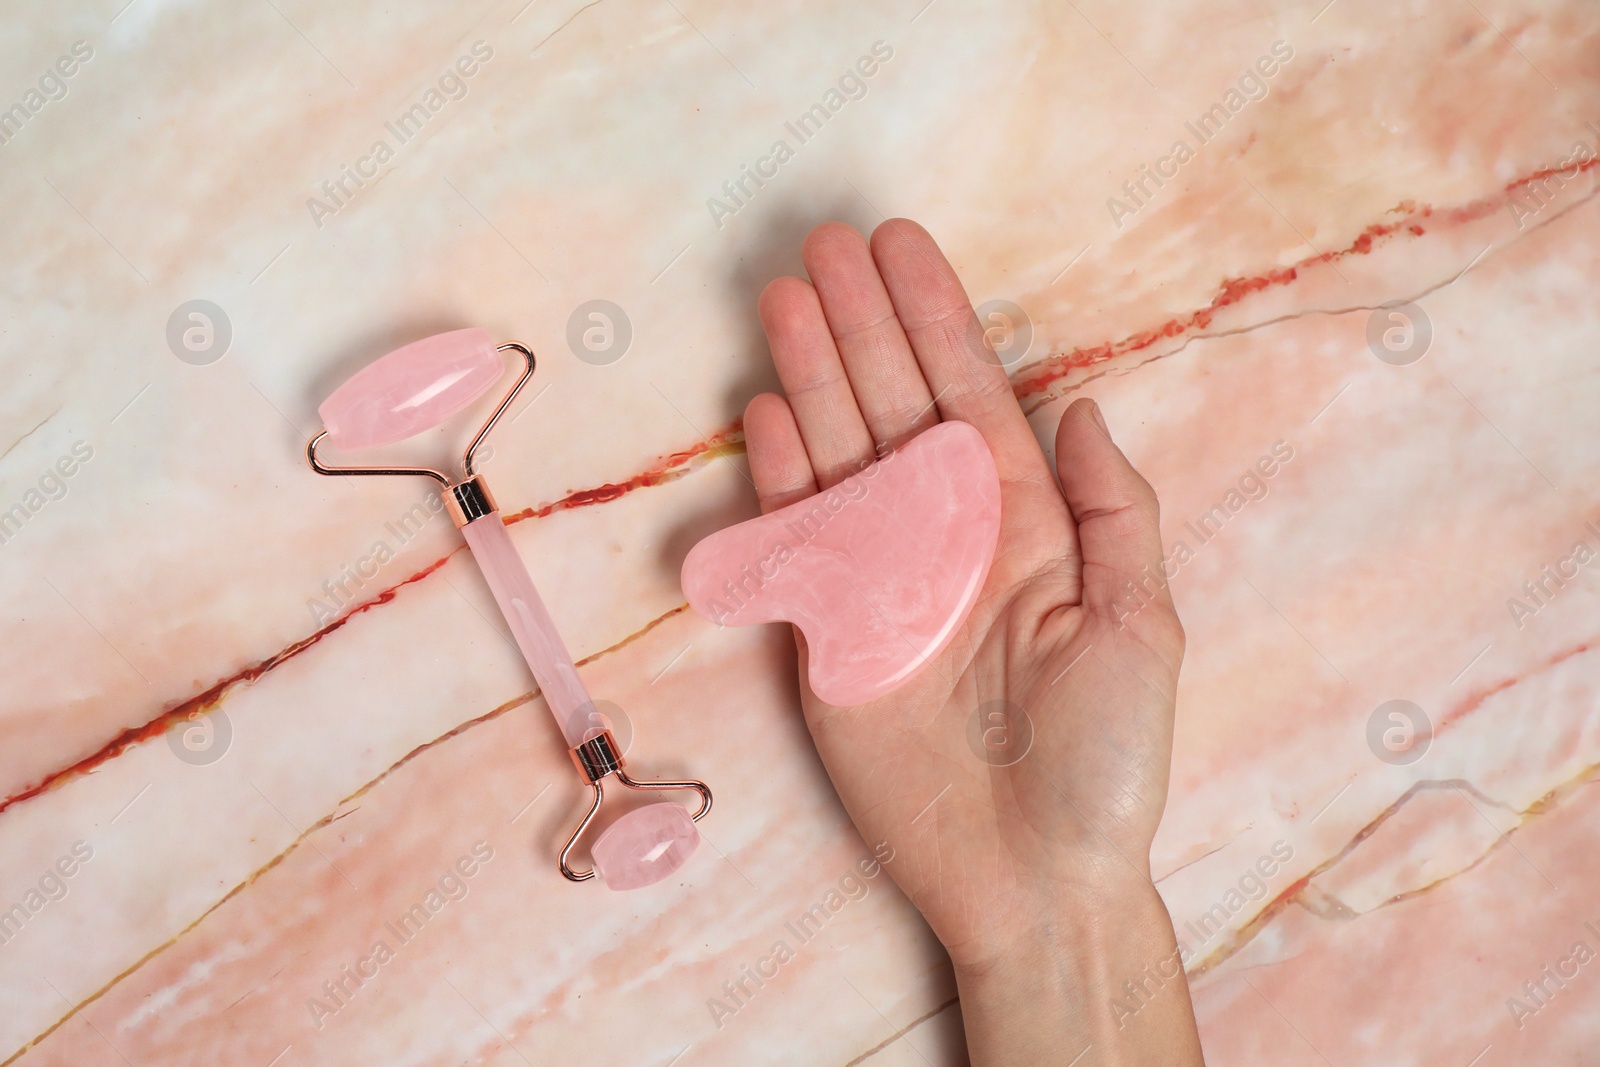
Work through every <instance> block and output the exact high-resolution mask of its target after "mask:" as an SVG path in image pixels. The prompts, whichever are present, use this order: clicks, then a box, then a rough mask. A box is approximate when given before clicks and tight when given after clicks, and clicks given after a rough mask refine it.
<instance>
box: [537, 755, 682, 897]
mask: <svg viewBox="0 0 1600 1067" xmlns="http://www.w3.org/2000/svg"><path fill="white" fill-rule="evenodd" d="M571 755H572V762H573V763H574V764H576V765H577V768H578V773H579V774H580V775H582V776H583V780H584V781H585V782H587V783H588V785H589V788H590V789H593V790H594V802H593V803H592V804H590V805H589V811H588V813H587V814H585V815H584V817H583V821H582V822H580V823H578V828H577V829H576V830H574V831H572V836H571V837H569V838H567V844H566V847H564V848H563V849H562V850H561V873H562V874H564V875H566V877H567V879H568V880H569V881H573V882H587V881H589V880H590V879H591V878H593V877H595V873H594V868H593V867H590V868H589V869H588V870H586V871H575V870H573V869H572V865H571V864H569V863H568V862H567V857H568V856H570V855H571V854H572V850H573V848H574V847H576V846H577V844H578V839H579V838H580V837H582V836H583V832H584V831H585V830H587V829H588V828H589V824H590V823H591V822H593V821H594V817H595V815H596V813H598V812H599V810H600V804H601V802H602V801H603V800H605V791H604V790H603V789H602V788H601V785H600V783H601V781H603V780H604V779H605V778H606V776H607V775H612V774H614V775H616V776H617V781H619V782H621V783H622V784H623V785H625V786H627V787H628V788H629V789H639V790H645V789H693V790H694V791H695V792H696V793H699V794H700V810H699V811H697V812H695V813H694V814H693V815H691V816H689V819H690V821H692V822H699V821H700V820H701V819H703V818H705V817H706V815H707V813H709V812H710V811H711V787H710V786H708V785H706V784H705V783H704V782H700V781H695V780H692V779H691V780H689V781H684V782H640V781H637V780H636V779H633V778H629V777H628V772H627V771H625V770H623V769H622V768H623V766H624V764H625V763H626V761H625V760H624V759H623V758H622V752H621V750H620V749H618V748H617V739H616V738H615V737H613V736H612V734H611V731H610V730H602V731H600V733H599V734H597V735H595V736H594V737H591V738H589V740H587V741H585V742H584V743H583V744H581V745H579V746H578V747H577V748H574V749H572V750H571Z"/></svg>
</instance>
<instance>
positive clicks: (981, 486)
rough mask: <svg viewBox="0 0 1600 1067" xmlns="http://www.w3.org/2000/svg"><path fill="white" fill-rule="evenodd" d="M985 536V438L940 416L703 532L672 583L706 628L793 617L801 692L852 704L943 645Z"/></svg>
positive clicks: (977, 586) (991, 502)
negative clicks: (752, 514) (795, 491)
mask: <svg viewBox="0 0 1600 1067" xmlns="http://www.w3.org/2000/svg"><path fill="white" fill-rule="evenodd" d="M999 538H1000V478H999V475H998V474H997V473H996V471H995V466H994V457H993V456H991V455H990V454H989V446H988V445H987V444H985V443H984V440H983V435H982V434H980V433H979V432H978V431H977V430H976V429H974V428H973V427H972V426H971V425H969V424H967V423H964V422H942V423H940V424H939V425H937V426H934V427H932V428H931V429H928V430H925V431H923V432H922V433H920V434H918V435H917V436H916V437H914V438H912V439H911V441H909V442H908V443H906V444H905V445H902V446H901V447H900V448H899V449H897V450H895V451H893V452H891V453H889V454H888V455H887V456H884V457H883V458H881V459H879V460H878V461H877V462H875V463H873V464H871V465H870V466H868V467H866V468H864V469H862V470H861V471H859V472H858V473H856V474H853V475H851V476H850V477H848V478H846V479H845V480H844V481H842V482H840V483H839V484H838V485H835V486H833V487H832V488H830V489H828V490H826V491H824V492H821V493H818V494H817V495H815V496H811V497H807V498H806V499H804V500H799V501H796V502H795V503H793V504H790V505H789V506H788V507H785V508H780V509H779V510H777V511H774V512H771V513H770V514H767V515H763V516H761V517H760V518H756V519H751V520H749V521H748V522H742V523H740V524H738V525H737V526H730V527H728V528H727V529H726V530H720V531H718V532H717V533H714V534H712V535H711V536H710V537H707V538H706V539H705V540H703V541H701V542H700V543H699V544H697V545H695V546H694V548H693V549H691V550H690V552H689V555H688V557H687V558H686V559H685V560H684V561H683V591H684V593H685V595H687V596H688V598H689V603H690V604H691V605H692V606H693V607H694V609H695V610H696V611H698V612H699V613H700V614H702V615H704V616H706V617H707V618H708V619H710V620H711V621H713V622H715V623H717V624H718V625H719V626H721V625H732V626H749V625H752V624H755V623H763V622H777V621H779V620H783V621H787V622H792V623H794V624H795V625H796V626H798V627H799V628H800V631H801V632H802V633H803V634H805V638H806V647H807V648H808V649H809V653H810V668H809V680H810V682H811V691H812V692H814V693H816V695H817V696H818V697H820V698H821V699H822V700H824V701H826V702H827V703H829V704H834V705H841V706H842V705H854V704H865V703H866V702H867V701H869V700H875V699H877V698H878V697H881V696H883V695H884V694H886V693H889V692H891V691H892V690H894V689H896V688H898V687H899V686H901V685H904V684H905V683H906V682H907V681H909V680H910V679H911V678H912V677H913V676H915V675H916V674H917V673H918V672H919V671H921V670H922V669H923V668H924V667H926V666H927V665H928V664H929V663H930V662H932V660H933V658H934V657H935V656H936V655H938V654H939V653H940V652H941V651H943V649H944V647H945V646H946V645H948V644H949V643H950V639H951V638H952V637H954V636H955V633H956V631H957V630H959V629H960V628H961V624H962V623H963V622H964V621H966V617H967V613H968V612H969V611H971V610H972V606H973V604H974V603H976V602H977V599H978V593H979V591H980V590H981V589H982V588H983V582H984V579H985V578H986V577H988V574H989V564H990V562H991V561H992V560H993V559H994V550H995V545H996V543H997V542H998V541H999Z"/></svg>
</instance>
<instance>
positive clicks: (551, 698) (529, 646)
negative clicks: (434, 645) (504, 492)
mask: <svg viewBox="0 0 1600 1067" xmlns="http://www.w3.org/2000/svg"><path fill="white" fill-rule="evenodd" d="M461 534H462V536H463V537H465V538H466V541H467V547H468V548H470V549H471V550H472V556H473V558H474V559H476V560H477V561H478V566H479V568H480V569H482V571H483V577H484V580H485V581H487V582H488V583H489V591H490V592H491V593H493V594H494V599H495V603H496V604H499V605H500V614H501V615H503V616H505V620H506V623H507V624H508V625H509V626H510V627H511V636H512V637H513V638H514V639H515V640H516V642H517V648H519V649H521V650H522V658H523V659H525V660H527V661H528V667H529V669H530V670H532V671H533V677H534V680H536V681H537V682H538V683H539V691H540V692H542V693H543V694H544V700H545V704H546V705H548V706H549V708H550V714H551V715H553V716H555V720H556V725H557V726H558V727H560V729H561V736H562V737H564V738H565V739H566V742H567V747H568V748H577V747H578V746H579V745H581V744H583V743H584V742H585V741H587V740H589V739H590V738H591V737H594V736H596V735H597V734H599V733H600V732H601V731H602V730H604V729H605V725H604V723H602V722H601V721H600V718H599V716H597V715H595V714H594V702H593V701H592V700H591V698H590V696H589V691H588V690H587V689H585V688H584V686H583V680H582V679H580V678H579V677H578V668H577V666H576V665H575V664H573V662H572V654H571V653H569V652H568V651H567V646H566V644H565V643H564V642H562V640H561V634H560V633H559V632H558V631H557V630H556V624H555V620H553V619H551V618H550V612H549V611H548V610H546V608H545V606H544V601H543V600H541V599H540V598H539V591H538V590H537V589H535V588H534V585H533V579H532V578H531V577H530V576H529V575H528V568H527V567H526V566H525V565H524V564H523V562H522V556H521V555H519V554H518V552H517V549H516V546H515V545H513V544H512V543H511V535H510V534H508V533H507V532H506V526H505V523H503V522H501V521H500V513H499V512H498V511H491V512H489V513H488V514H487V515H482V516H479V517H478V518H476V519H473V520H472V521H471V522H469V523H467V524H466V525H465V526H463V527H461Z"/></svg>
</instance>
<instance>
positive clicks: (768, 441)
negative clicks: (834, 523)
mask: <svg viewBox="0 0 1600 1067" xmlns="http://www.w3.org/2000/svg"><path fill="white" fill-rule="evenodd" d="M744 447H745V453H746V455H748V456H749V458H750V479H751V480H752V481H753V482H755V483H756V499H758V500H760V501H761V513H762V514H763V515H765V514H766V513H767V512H769V511H776V510H778V509H779V508H781V507H783V506H784V505H786V504H792V503H794V502H795V501H796V500H800V499H803V498H805V497H808V496H811V495H812V494H814V493H815V492H816V491H817V481H816V478H815V477H813V475H812V473H811V461H810V460H809V459H807V458H806V446H805V443H804V442H802V441H801V440H800V428H799V427H798V426H796V425H795V421H794V412H792V411H790V410H789V404H788V402H787V401H785V400H784V399H783V397H781V396H779V395H778V394H776V393H762V394H761V395H760V396H757V397H756V398H755V399H753V400H751V401H750V403H749V404H748V405H746V407H745V409H744Z"/></svg>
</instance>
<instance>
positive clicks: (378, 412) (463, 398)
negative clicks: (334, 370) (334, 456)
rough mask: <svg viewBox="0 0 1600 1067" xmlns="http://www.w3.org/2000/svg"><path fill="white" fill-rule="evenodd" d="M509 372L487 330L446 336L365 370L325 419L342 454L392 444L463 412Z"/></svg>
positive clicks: (337, 395)
mask: <svg viewBox="0 0 1600 1067" xmlns="http://www.w3.org/2000/svg"><path fill="white" fill-rule="evenodd" d="M504 370H505V362H504V360H502V359H501V358H500V353H499V351H498V350H497V349H496V347H495V343H494V338H493V337H491V336H490V335H489V331H488V330H485V329H483V328H482V327H481V326H475V327H472V328H470V329H466V330H452V331H450V332H449V333H438V334H434V335H433V336H432V337H424V338H423V339H422V340H420V341H413V342H411V343H410V344H408V345H406V346H404V347H403V348H397V349H395V350H394V351H393V352H390V353H389V354H388V355H386V356H384V357H382V358H381V359H377V360H374V361H373V362H371V363H369V364H367V365H366V366H365V367H362V368H361V369H360V370H358V371H356V373H355V374H353V375H351V377H350V378H349V380H347V381H346V382H345V383H344V384H343V385H341V386H339V388H337V389H335V390H334V391H333V393H332V395H330V396H329V397H328V399H326V400H324V401H323V402H322V406H321V407H319V408H317V413H318V414H319V415H321V416H322V425H323V426H324V427H326V428H327V431H328V440H329V441H331V442H332V443H333V444H334V445H335V446H336V447H338V448H341V449H345V450H347V451H353V450H355V449H361V448H373V447H375V446H377V445H387V444H392V443H393V442H395V441H401V440H404V439H405V438H407V437H411V436H413V435H415V434H419V433H421V432H422V431H423V430H427V429H431V428H432V427H434V426H437V425H439V424H440V423H441V422H444V421H445V420H446V419H448V418H449V417H450V416H452V415H454V414H456V413H457V412H460V411H462V410H463V409H465V408H466V407H467V405H469V404H471V403H472V402H473V401H474V400H476V399H478V397H480V396H482V395H483V394H484V392H485V391H487V390H488V389H489V387H490V386H492V385H494V383H495V382H497V381H499V380H500V375H501V374H502V373H503V372H504Z"/></svg>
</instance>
